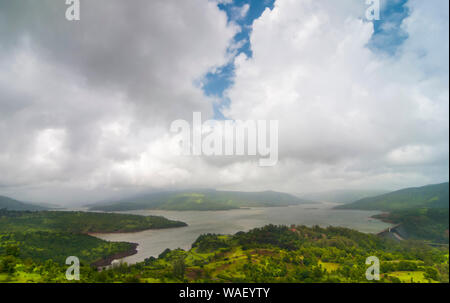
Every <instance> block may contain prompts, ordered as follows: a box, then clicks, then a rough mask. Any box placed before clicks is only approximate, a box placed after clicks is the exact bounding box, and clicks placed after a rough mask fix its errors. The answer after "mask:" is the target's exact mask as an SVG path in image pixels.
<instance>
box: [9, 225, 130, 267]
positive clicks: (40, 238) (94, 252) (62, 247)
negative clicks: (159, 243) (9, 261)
mask: <svg viewBox="0 0 450 303" xmlns="http://www.w3.org/2000/svg"><path fill="white" fill-rule="evenodd" d="M11 248H17V250H18V251H19V253H18V256H19V257H20V258H21V259H23V260H32V261H35V262H41V263H45V262H46V261H47V260H52V261H53V262H56V263H58V264H61V265H63V264H64V262H65V260H66V258H67V257H69V256H77V257H78V258H79V259H80V261H81V262H82V263H85V264H86V265H90V264H92V263H94V262H96V261H99V260H102V259H105V258H107V257H109V256H111V255H114V254H118V253H120V252H128V251H132V250H133V248H134V245H133V244H132V243H126V242H107V241H104V240H101V239H98V238H96V237H93V236H89V235H84V234H72V233H63V232H47V231H36V232H24V233H22V232H19V233H2V234H0V255H1V254H5V253H6V251H7V250H8V249H11Z"/></svg>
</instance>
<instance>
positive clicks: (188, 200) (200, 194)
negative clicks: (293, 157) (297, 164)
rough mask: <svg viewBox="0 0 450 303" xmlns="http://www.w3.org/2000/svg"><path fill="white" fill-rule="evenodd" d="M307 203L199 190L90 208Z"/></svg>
mask: <svg viewBox="0 0 450 303" xmlns="http://www.w3.org/2000/svg"><path fill="white" fill-rule="evenodd" d="M308 202H309V201H306V200H302V199H300V198H298V197H295V196H293V195H289V194H285V193H277V192H272V191H267V192H253V193H252V192H231V191H215V190H200V191H183V192H182V191H177V192H161V193H153V194H148V195H143V196H139V197H135V198H130V199H124V200H121V201H118V202H114V203H110V204H102V205H94V206H92V207H91V209H92V210H102V211H124V210H136V209H162V210H229V209H236V208H240V207H270V206H288V205H297V204H301V203H308Z"/></svg>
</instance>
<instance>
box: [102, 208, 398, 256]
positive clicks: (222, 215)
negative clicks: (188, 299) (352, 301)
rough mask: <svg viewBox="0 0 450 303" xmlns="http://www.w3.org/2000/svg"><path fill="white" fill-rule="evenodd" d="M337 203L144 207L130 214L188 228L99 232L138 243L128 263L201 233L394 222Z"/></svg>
mask: <svg viewBox="0 0 450 303" xmlns="http://www.w3.org/2000/svg"><path fill="white" fill-rule="evenodd" d="M335 205H336V204H331V203H322V204H308V205H300V206H291V207H273V208H252V209H238V210H229V211H201V212H199V211H155V210H140V211H130V212H126V213H130V214H138V215H159V216H164V217H166V218H169V219H172V220H180V221H183V222H186V223H187V224H189V226H187V227H182V228H173V229H162V230H148V231H143V232H137V233H127V234H97V235H95V236H97V237H99V238H102V239H105V240H108V241H126V242H134V243H138V244H139V246H138V253H137V254H135V255H133V256H130V257H127V258H125V259H124V261H125V262H128V263H136V262H140V261H143V260H144V259H145V258H148V257H150V256H154V257H157V256H158V255H159V254H160V253H161V252H163V251H164V250H165V249H166V248H170V249H176V248H182V249H189V248H191V245H192V243H193V242H194V241H195V240H196V239H197V237H198V236H199V235H201V234H205V233H216V234H234V233H236V232H238V231H248V230H250V229H252V228H255V227H262V226H264V225H267V224H283V225H291V224H297V225H307V226H312V225H320V226H324V227H326V226H330V225H333V226H342V227H348V228H352V229H356V230H359V231H362V232H366V233H376V232H379V231H382V230H383V229H386V228H387V227H389V226H390V225H389V224H387V223H384V222H381V221H378V220H375V219H371V218H370V217H371V216H372V215H374V214H377V213H378V212H376V211H358V210H333V209H332V207H333V206H335Z"/></svg>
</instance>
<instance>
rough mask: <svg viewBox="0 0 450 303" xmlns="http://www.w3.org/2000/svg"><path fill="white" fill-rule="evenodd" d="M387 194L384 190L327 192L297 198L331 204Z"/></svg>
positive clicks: (301, 195)
mask: <svg viewBox="0 0 450 303" xmlns="http://www.w3.org/2000/svg"><path fill="white" fill-rule="evenodd" d="M385 193H387V191H386V190H356V189H355V190H346V189H343V190H329V191H324V192H316V193H308V194H299V195H298V196H299V197H301V198H304V199H307V200H313V201H323V202H333V203H351V202H355V201H357V200H360V199H363V198H368V197H374V196H378V195H382V194H385Z"/></svg>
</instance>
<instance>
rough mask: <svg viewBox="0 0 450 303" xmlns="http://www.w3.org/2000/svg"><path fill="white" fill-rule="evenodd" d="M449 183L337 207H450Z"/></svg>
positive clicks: (385, 209)
mask: <svg viewBox="0 0 450 303" xmlns="http://www.w3.org/2000/svg"><path fill="white" fill-rule="evenodd" d="M448 186H449V183H448V182H447V183H442V184H434V185H427V186H422V187H413V188H406V189H402V190H398V191H394V192H391V193H387V194H384V195H380V196H376V197H370V198H364V199H361V200H358V201H356V202H353V203H350V204H345V205H340V206H338V207H336V208H337V209H361V210H382V211H393V210H404V209H410V208H449V196H448Z"/></svg>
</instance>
